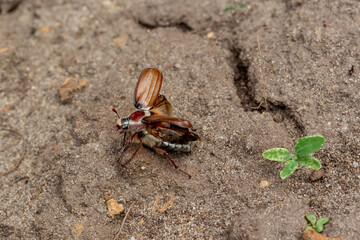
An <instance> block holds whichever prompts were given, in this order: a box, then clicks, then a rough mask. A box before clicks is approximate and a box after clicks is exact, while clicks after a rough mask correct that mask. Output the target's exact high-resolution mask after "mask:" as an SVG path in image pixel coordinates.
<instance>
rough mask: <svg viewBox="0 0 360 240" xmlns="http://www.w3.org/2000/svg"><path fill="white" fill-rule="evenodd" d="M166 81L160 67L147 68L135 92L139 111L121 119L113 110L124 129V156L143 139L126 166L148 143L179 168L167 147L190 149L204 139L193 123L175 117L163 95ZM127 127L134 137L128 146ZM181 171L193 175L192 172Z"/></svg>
mask: <svg viewBox="0 0 360 240" xmlns="http://www.w3.org/2000/svg"><path fill="white" fill-rule="evenodd" d="M162 80H163V75H162V73H161V72H160V71H159V70H158V69H156V68H147V69H145V70H144V71H143V72H142V73H141V75H140V77H139V80H138V82H137V84H136V87H135V93H134V105H135V107H136V108H138V109H139V110H138V111H135V112H133V113H131V114H130V115H129V116H128V117H124V118H121V117H120V116H119V114H118V113H117V111H116V110H115V109H113V111H114V112H115V113H116V114H117V115H118V117H119V120H118V121H117V125H116V127H117V128H118V129H119V130H123V132H124V139H123V150H122V155H123V153H124V152H125V151H126V150H127V149H128V148H129V146H130V144H131V143H132V142H133V141H134V139H135V138H137V139H138V140H139V145H138V147H137V148H136V150H135V152H134V153H133V155H132V156H131V158H130V159H129V160H127V161H126V162H125V163H123V164H122V166H123V167H125V166H126V164H128V163H129V162H130V161H131V160H132V159H133V158H134V156H135V154H136V153H137V152H138V151H139V149H140V148H141V146H142V145H145V146H147V147H150V148H152V149H154V150H155V151H156V152H157V153H159V154H161V155H165V156H166V157H167V158H168V159H169V160H170V161H171V162H172V164H173V165H174V167H175V168H178V166H177V165H176V164H175V162H174V160H173V159H172V158H171V156H170V155H169V153H168V152H167V150H173V151H182V152H190V151H191V147H192V145H193V142H195V141H197V140H200V137H199V136H198V135H197V134H195V133H194V132H191V129H192V125H191V123H190V122H189V121H187V120H185V119H182V118H175V117H172V116H171V114H172V106H171V104H170V102H169V101H168V100H167V99H166V97H165V96H163V95H160V94H159V92H160V89H161V84H162ZM126 130H130V132H131V133H132V136H131V138H130V142H129V143H128V144H127V145H126V146H124V143H125V138H126ZM122 155H121V157H120V158H119V160H121V158H122ZM179 170H180V171H181V172H183V173H184V174H186V175H187V176H188V177H189V178H191V175H190V174H188V173H187V172H184V171H183V170H181V169H179Z"/></svg>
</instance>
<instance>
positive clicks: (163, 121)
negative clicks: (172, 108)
mask: <svg viewBox="0 0 360 240" xmlns="http://www.w3.org/2000/svg"><path fill="white" fill-rule="evenodd" d="M142 121H143V123H145V124H157V125H159V126H164V127H169V128H170V127H171V126H173V127H175V128H176V127H177V128H182V129H189V128H192V124H191V123H190V122H189V121H188V120H185V119H182V118H175V117H166V116H159V115H151V116H148V117H144V118H143V119H142Z"/></svg>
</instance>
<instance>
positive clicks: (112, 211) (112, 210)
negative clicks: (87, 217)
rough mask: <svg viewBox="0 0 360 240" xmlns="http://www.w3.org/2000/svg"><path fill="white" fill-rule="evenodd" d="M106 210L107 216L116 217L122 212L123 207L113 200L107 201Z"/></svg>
mask: <svg viewBox="0 0 360 240" xmlns="http://www.w3.org/2000/svg"><path fill="white" fill-rule="evenodd" d="M106 204H107V208H108V216H109V217H112V216H114V215H118V214H120V213H122V212H123V211H124V206H123V205H122V204H120V203H118V202H117V201H116V200H114V199H109V200H108V201H107V202H106Z"/></svg>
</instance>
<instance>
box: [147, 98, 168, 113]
mask: <svg viewBox="0 0 360 240" xmlns="http://www.w3.org/2000/svg"><path fill="white" fill-rule="evenodd" d="M150 112H152V113H153V114H155V115H160V116H171V114H172V106H171V104H170V102H169V101H168V100H167V99H166V97H165V96H164V95H159V97H158V99H157V100H156V102H155V104H154V106H153V108H152V109H151V110H150Z"/></svg>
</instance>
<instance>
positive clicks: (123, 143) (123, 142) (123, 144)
mask: <svg viewBox="0 0 360 240" xmlns="http://www.w3.org/2000/svg"><path fill="white" fill-rule="evenodd" d="M125 139H126V131H124V137H123V141H122V147H124V146H125Z"/></svg>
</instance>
